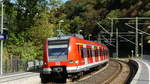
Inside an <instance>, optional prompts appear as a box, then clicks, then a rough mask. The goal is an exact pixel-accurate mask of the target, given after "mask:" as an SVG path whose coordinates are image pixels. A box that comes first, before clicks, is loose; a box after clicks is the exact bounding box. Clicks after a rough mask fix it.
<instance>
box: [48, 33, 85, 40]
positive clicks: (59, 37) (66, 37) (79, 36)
mask: <svg viewBox="0 0 150 84" xmlns="http://www.w3.org/2000/svg"><path fill="white" fill-rule="evenodd" d="M70 37H78V38H81V39H84V38H83V36H82V35H80V34H74V35H68V36H57V37H51V38H48V39H47V40H67V39H69V38H70Z"/></svg>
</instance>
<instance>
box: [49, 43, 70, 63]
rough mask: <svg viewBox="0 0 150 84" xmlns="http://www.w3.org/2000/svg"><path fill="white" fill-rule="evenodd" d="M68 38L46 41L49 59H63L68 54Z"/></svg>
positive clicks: (65, 58)
mask: <svg viewBox="0 0 150 84" xmlns="http://www.w3.org/2000/svg"><path fill="white" fill-rule="evenodd" d="M68 43H69V41H68V40H55V41H54V40H52V41H51V40H50V41H48V58H49V61H64V60H67V56H68Z"/></svg>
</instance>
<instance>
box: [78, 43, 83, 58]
mask: <svg viewBox="0 0 150 84" xmlns="http://www.w3.org/2000/svg"><path fill="white" fill-rule="evenodd" d="M78 52H79V54H80V56H81V57H82V58H84V56H83V54H84V53H83V47H82V46H81V47H80V46H79V45H78Z"/></svg>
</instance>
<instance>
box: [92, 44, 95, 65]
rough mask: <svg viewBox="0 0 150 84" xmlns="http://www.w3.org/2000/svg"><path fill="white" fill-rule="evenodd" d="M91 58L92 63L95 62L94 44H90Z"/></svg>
mask: <svg viewBox="0 0 150 84" xmlns="http://www.w3.org/2000/svg"><path fill="white" fill-rule="evenodd" d="M92 58H93V63H94V62H95V53H94V46H92Z"/></svg>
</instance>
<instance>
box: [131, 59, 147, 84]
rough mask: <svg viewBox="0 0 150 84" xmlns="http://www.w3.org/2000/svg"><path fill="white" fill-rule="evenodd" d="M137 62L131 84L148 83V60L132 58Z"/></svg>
mask: <svg viewBox="0 0 150 84" xmlns="http://www.w3.org/2000/svg"><path fill="white" fill-rule="evenodd" d="M133 60H134V61H136V62H137V63H138V71H137V73H136V75H135V77H134V78H133V80H132V82H131V84H150V60H145V59H133Z"/></svg>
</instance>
